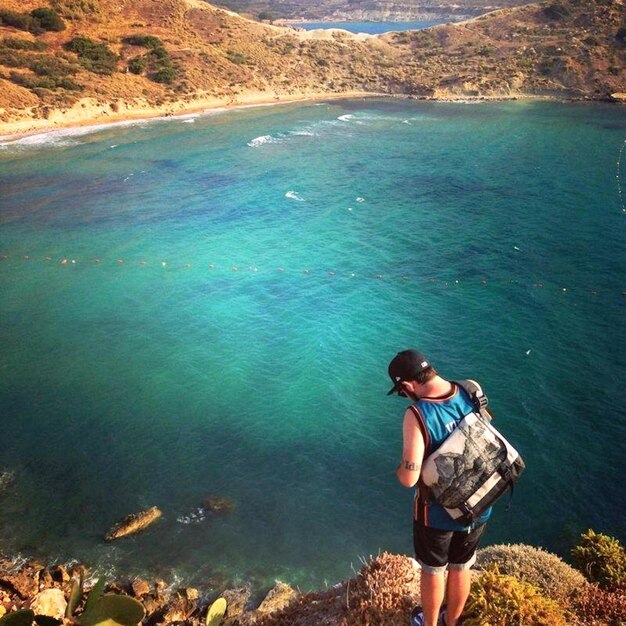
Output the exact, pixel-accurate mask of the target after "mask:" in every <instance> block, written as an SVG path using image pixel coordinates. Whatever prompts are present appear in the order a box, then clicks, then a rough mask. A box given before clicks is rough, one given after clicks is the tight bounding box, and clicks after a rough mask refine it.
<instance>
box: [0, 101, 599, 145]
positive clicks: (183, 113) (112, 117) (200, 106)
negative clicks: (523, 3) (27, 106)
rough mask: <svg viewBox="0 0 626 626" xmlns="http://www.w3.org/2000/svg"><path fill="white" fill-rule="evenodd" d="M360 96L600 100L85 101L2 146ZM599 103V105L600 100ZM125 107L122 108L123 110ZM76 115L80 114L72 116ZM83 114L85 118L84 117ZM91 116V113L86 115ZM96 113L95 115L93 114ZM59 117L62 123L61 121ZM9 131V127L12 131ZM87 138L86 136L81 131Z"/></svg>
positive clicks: (0, 140)
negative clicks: (135, 103) (116, 103)
mask: <svg viewBox="0 0 626 626" xmlns="http://www.w3.org/2000/svg"><path fill="white" fill-rule="evenodd" d="M360 98H368V99H369V98H396V99H406V100H419V101H423V102H445V103H460V104H473V103H482V102H508V101H516V100H522V101H550V102H563V103H570V102H579V101H585V102H596V101H595V100H589V101H587V100H583V99H576V98H571V97H570V98H568V97H565V96H564V97H559V96H557V95H534V94H523V93H520V94H508V95H505V94H498V95H479V96H467V95H465V96H458V97H454V96H452V95H451V94H445V95H444V94H440V95H434V96H415V95H411V94H389V93H377V92H367V91H349V92H344V93H316V92H313V93H310V94H297V95H279V94H275V95H271V94H267V93H252V94H247V95H245V96H243V97H242V98H240V99H232V98H231V99H228V100H225V99H219V98H199V99H197V100H192V101H191V102H185V101H181V100H178V101H175V102H172V103H169V104H167V105H163V106H148V105H146V106H137V107H132V106H130V107H128V108H126V109H124V110H117V111H115V110H112V109H111V104H106V105H102V104H99V105H97V106H95V107H94V106H91V107H90V106H89V105H87V104H86V103H85V102H84V101H79V103H77V104H79V105H80V108H81V109H83V110H76V109H77V108H78V107H76V106H75V107H73V108H71V109H69V110H67V111H59V110H55V111H53V112H52V115H51V116H50V117H51V118H52V119H39V120H37V119H32V118H28V119H22V120H15V121H13V122H6V123H4V124H2V125H0V133H2V134H0V146H4V147H6V146H10V145H11V144H17V143H18V142H20V141H22V140H24V139H27V138H28V137H37V136H46V135H51V134H53V133H57V132H59V133H61V134H63V133H64V131H67V133H68V134H71V132H72V131H76V130H78V129H84V134H88V133H92V132H97V131H99V130H103V129H106V128H115V127H123V126H127V125H132V124H139V123H141V122H150V121H167V120H169V119H181V118H184V117H187V116H192V115H197V116H201V115H210V114H217V113H223V112H228V111H231V110H238V109H246V108H252V107H262V106H275V105H281V104H294V103H305V102H320V101H324V100H329V101H334V100H349V99H360ZM598 102H599V101H598ZM118 108H119V107H118ZM72 113H76V114H75V115H72ZM78 113H80V114H81V115H79V114H78ZM85 113H86V115H85ZM90 113H91V115H90ZM55 118H56V119H55ZM4 127H8V132H6V131H5V128H4ZM81 134H82V133H81Z"/></svg>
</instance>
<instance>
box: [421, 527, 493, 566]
mask: <svg viewBox="0 0 626 626" xmlns="http://www.w3.org/2000/svg"><path fill="white" fill-rule="evenodd" d="M485 526H486V524H479V525H478V526H477V527H476V528H474V529H473V530H471V531H470V532H469V533H468V532H466V531H457V530H454V531H453V530H439V529H438V528H427V527H426V526H423V525H422V524H418V523H417V522H413V547H414V548H415V559H416V560H417V562H418V563H419V564H420V565H421V566H422V570H423V571H425V572H426V573H427V574H438V573H440V572H444V571H445V570H446V569H456V570H464V569H469V568H470V567H472V565H474V562H475V561H476V548H477V547H478V543H479V542H480V538H481V537H482V535H483V533H484V532H485Z"/></svg>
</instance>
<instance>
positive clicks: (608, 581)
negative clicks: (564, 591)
mask: <svg viewBox="0 0 626 626" xmlns="http://www.w3.org/2000/svg"><path fill="white" fill-rule="evenodd" d="M580 539H581V541H580V543H579V544H578V545H577V546H575V547H574V548H573V549H572V558H573V559H574V564H575V565H576V567H578V569H579V570H580V571H581V572H582V573H583V574H584V575H585V576H586V577H587V578H588V579H589V580H590V581H591V582H593V583H598V585H599V586H600V587H602V588H603V589H608V590H613V589H621V590H622V591H626V550H624V546H623V545H622V544H621V543H620V542H619V541H618V540H617V539H615V538H614V537H609V536H608V535H603V534H601V533H595V532H594V531H593V530H588V531H587V532H586V533H583V534H582V535H581V536H580ZM625 621H626V620H625Z"/></svg>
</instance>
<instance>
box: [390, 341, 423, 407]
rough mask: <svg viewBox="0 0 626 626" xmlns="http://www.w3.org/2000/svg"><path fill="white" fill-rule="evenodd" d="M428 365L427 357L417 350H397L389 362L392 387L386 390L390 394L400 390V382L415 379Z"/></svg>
mask: <svg viewBox="0 0 626 626" xmlns="http://www.w3.org/2000/svg"><path fill="white" fill-rule="evenodd" d="M429 367H430V363H429V361H428V359H427V358H426V357H425V356H424V355H423V354H422V353H421V352H418V351H417V350H403V351H402V352H398V354H396V356H394V357H393V359H392V360H391V363H389V368H388V370H387V371H388V372H389V377H390V378H391V380H392V382H393V387H392V388H391V389H390V390H389V391H388V392H387V395H388V396H390V395H391V394H392V393H399V392H400V391H401V385H400V383H401V382H402V381H405V380H415V378H416V377H417V375H418V374H419V373H420V372H423V371H424V370H425V369H428V368H429Z"/></svg>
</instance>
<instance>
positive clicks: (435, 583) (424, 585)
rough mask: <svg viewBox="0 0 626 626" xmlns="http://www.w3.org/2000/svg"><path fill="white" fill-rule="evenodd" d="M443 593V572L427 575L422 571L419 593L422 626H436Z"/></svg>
mask: <svg viewBox="0 0 626 626" xmlns="http://www.w3.org/2000/svg"><path fill="white" fill-rule="evenodd" d="M443 592H444V582H443V572H441V573H437V574H428V573H427V572H425V571H424V570H422V574H421V579H420V593H421V596H422V610H423V611H424V626H437V620H438V619H439V610H440V609H441V604H442V602H443ZM462 608H463V607H461V609H462Z"/></svg>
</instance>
